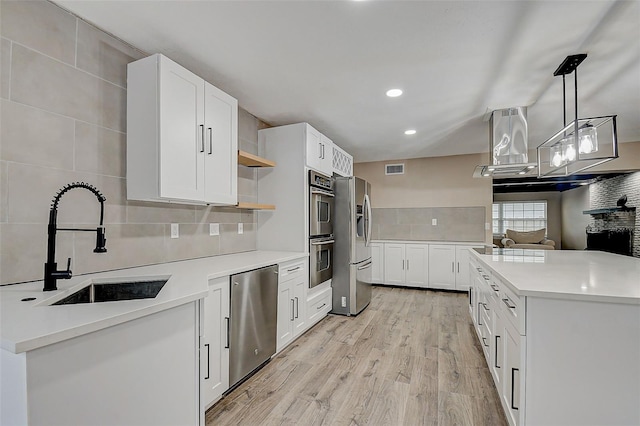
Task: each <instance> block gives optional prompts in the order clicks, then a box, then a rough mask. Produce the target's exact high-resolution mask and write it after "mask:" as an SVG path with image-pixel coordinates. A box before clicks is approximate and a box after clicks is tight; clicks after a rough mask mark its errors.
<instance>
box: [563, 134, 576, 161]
mask: <svg viewBox="0 0 640 426" xmlns="http://www.w3.org/2000/svg"><path fill="white" fill-rule="evenodd" d="M561 143H562V152H563V158H564V160H565V163H571V162H573V161H576V157H577V153H576V140H575V138H574V137H573V135H569V136H567V137H566V138H564V139H562V141H561Z"/></svg>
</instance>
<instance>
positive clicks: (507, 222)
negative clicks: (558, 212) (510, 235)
mask: <svg viewBox="0 0 640 426" xmlns="http://www.w3.org/2000/svg"><path fill="white" fill-rule="evenodd" d="M492 218H493V234H494V235H504V233H505V232H506V230H507V229H513V230H514V231H535V230H536V229H541V228H546V227H547V202H546V201H520V202H513V201H501V202H497V203H493V213H492Z"/></svg>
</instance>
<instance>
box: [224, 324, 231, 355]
mask: <svg viewBox="0 0 640 426" xmlns="http://www.w3.org/2000/svg"><path fill="white" fill-rule="evenodd" d="M224 320H225V321H226V322H227V344H226V345H224V348H225V349H229V325H230V321H229V317H224Z"/></svg>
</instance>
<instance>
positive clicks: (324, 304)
mask: <svg viewBox="0 0 640 426" xmlns="http://www.w3.org/2000/svg"><path fill="white" fill-rule="evenodd" d="M325 306H327V303H326V302H325V303H323V304H322V305H320V306H318V307H317V308H316V310H318V311H319V310H320V309H322V308H324V307H325Z"/></svg>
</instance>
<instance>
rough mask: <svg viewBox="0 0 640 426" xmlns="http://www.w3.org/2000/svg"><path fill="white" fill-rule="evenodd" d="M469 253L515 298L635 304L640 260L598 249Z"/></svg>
mask: <svg viewBox="0 0 640 426" xmlns="http://www.w3.org/2000/svg"><path fill="white" fill-rule="evenodd" d="M487 250H488V251H489V253H488V254H480V253H478V251H476V250H471V253H472V254H473V256H474V257H475V258H476V259H478V261H479V262H480V263H481V264H483V265H484V266H486V267H487V268H489V269H490V270H491V271H492V273H493V274H494V275H496V276H498V277H499V278H501V279H502V280H503V281H504V282H505V284H507V285H508V286H509V287H511V289H512V290H513V291H514V292H516V293H517V295H519V296H535V297H543V298H554V299H570V300H584V301H593V302H612V303H626V304H640V259H638V258H635V257H629V256H622V255H617V254H612V253H605V252H599V251H574V250H522V249H495V248H494V249H493V250H491V249H487Z"/></svg>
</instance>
